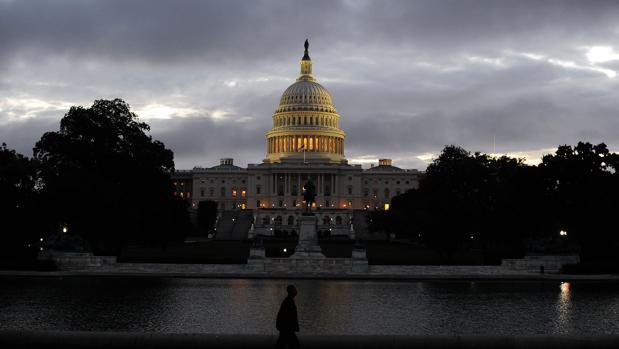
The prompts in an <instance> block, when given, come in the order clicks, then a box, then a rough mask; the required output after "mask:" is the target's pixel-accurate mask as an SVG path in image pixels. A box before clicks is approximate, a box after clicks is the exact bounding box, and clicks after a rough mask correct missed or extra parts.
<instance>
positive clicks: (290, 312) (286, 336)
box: [275, 285, 299, 348]
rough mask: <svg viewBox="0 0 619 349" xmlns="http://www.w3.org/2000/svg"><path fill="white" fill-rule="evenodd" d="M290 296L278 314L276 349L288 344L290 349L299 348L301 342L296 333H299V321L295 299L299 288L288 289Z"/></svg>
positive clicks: (289, 286) (290, 287)
mask: <svg viewBox="0 0 619 349" xmlns="http://www.w3.org/2000/svg"><path fill="white" fill-rule="evenodd" d="M286 291H288V296H287V297H286V298H285V299H284V301H283V302H282V305H281V306H280V307H279V311H278V312H277V320H276V321H275V327H276V328H277V330H278V331H279V338H278V339H277V344H275V348H284V347H285V346H286V344H288V346H289V347H290V348H299V340H298V339H297V335H296V334H295V332H299V319H298V317H297V305H296V304H295V303H294V297H295V296H296V295H297V288H296V287H294V285H288V287H286Z"/></svg>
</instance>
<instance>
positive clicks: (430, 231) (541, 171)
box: [371, 142, 619, 260]
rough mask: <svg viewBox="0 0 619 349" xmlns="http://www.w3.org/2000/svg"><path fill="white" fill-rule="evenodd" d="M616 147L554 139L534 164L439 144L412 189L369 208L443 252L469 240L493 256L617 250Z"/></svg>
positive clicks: (379, 222)
mask: <svg viewBox="0 0 619 349" xmlns="http://www.w3.org/2000/svg"><path fill="white" fill-rule="evenodd" d="M618 169H619V155H618V154H614V153H611V152H610V151H609V150H608V148H607V146H606V145H605V144H603V143H600V144H597V145H593V144H590V143H585V142H579V143H578V144H577V145H576V146H570V145H562V146H559V147H558V148H557V150H556V152H555V153H554V154H548V155H545V156H543V158H542V161H541V163H540V164H538V165H536V166H532V165H527V164H525V163H524V160H523V159H516V158H511V157H507V156H502V157H492V156H489V155H487V154H481V153H470V152H468V151H466V150H465V149H462V148H461V147H457V146H454V145H451V146H447V147H445V148H444V149H443V151H442V152H441V154H440V155H439V156H438V158H436V159H435V160H434V161H433V162H432V163H431V164H430V165H429V166H428V168H427V170H426V172H425V175H424V177H423V179H422V180H421V181H420V185H419V187H418V188H417V189H413V190H409V191H407V192H406V193H404V194H402V195H399V196H396V197H394V198H393V199H392V203H391V205H390V210H389V211H385V212H378V213H375V214H374V215H372V216H371V217H372V222H373V223H372V226H371V228H372V229H374V230H385V231H389V232H393V233H395V234H397V235H398V237H401V238H406V239H409V240H413V241H417V242H419V243H421V244H425V245H427V246H430V247H432V248H434V249H436V250H438V251H441V252H442V253H444V254H447V255H449V254H451V253H453V252H455V251H456V250H459V249H463V248H476V249H480V250H482V251H484V253H485V254H487V255H490V256H492V255H493V254H494V256H495V257H496V258H504V257H519V256H522V255H523V254H526V253H536V252H537V253H580V254H581V257H582V258H583V260H594V259H604V258H606V259H614V258H616V257H615V256H617V255H619V254H617V252H619V234H617V233H618V230H619V229H618V225H617V219H616V214H617V212H619V200H618V198H619V173H617V170H618Z"/></svg>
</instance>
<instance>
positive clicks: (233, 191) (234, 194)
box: [232, 189, 236, 198]
mask: <svg viewBox="0 0 619 349" xmlns="http://www.w3.org/2000/svg"><path fill="white" fill-rule="evenodd" d="M232 197H233V198H235V197H236V189H232Z"/></svg>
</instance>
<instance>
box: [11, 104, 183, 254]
mask: <svg viewBox="0 0 619 349" xmlns="http://www.w3.org/2000/svg"><path fill="white" fill-rule="evenodd" d="M148 131H149V126H148V125H147V124H146V123H144V122H141V121H140V120H139V118H138V116H137V115H136V114H134V113H133V112H131V111H130V108H129V105H128V104H127V103H126V102H124V101H122V100H120V99H114V100H97V101H95V102H94V104H93V105H92V106H91V107H89V108H84V107H72V108H71V109H70V110H69V111H68V112H67V113H66V114H65V115H64V117H63V118H62V119H61V120H60V128H59V130H57V131H50V132H46V133H45V134H43V135H42V137H41V139H40V140H39V141H38V142H37V143H36V145H35V146H34V149H33V157H32V158H27V157H25V156H23V155H21V154H18V153H16V152H15V151H14V150H11V149H9V148H7V146H6V145H5V144H3V145H2V148H1V149H0V188H1V191H2V195H1V196H0V205H1V209H2V212H3V215H4V217H5V218H4V219H3V222H2V223H1V224H2V227H1V230H2V238H3V245H4V248H3V249H2V250H4V253H3V254H4V256H7V255H8V256H10V255H15V254H17V255H24V254H32V253H36V252H38V250H39V249H40V246H41V245H44V244H42V241H41V239H46V240H47V239H55V240H58V241H56V244H60V245H62V244H68V245H71V244H73V245H77V246H67V247H68V248H71V247H77V248H85V249H90V250H93V251H95V252H97V253H105V254H115V253H117V252H118V250H119V248H120V247H121V246H122V245H123V244H126V243H130V242H131V243H134V242H137V243H147V244H165V243H166V242H167V241H172V240H179V239H181V240H182V238H183V237H184V234H185V233H186V232H187V230H188V229H189V218H188V214H187V203H186V202H185V201H184V200H182V199H180V198H178V197H175V196H174V195H173V192H174V188H173V186H172V183H171V180H170V174H171V173H172V172H173V171H174V161H173V153H172V151H171V150H170V149H167V148H166V147H165V145H164V144H163V143H161V142H159V141H157V140H153V139H152V137H151V136H150V135H148V134H147V132H148Z"/></svg>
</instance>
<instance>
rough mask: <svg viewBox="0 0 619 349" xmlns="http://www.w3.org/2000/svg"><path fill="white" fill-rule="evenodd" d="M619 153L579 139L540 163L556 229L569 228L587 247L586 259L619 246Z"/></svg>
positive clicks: (595, 257) (568, 230)
mask: <svg viewBox="0 0 619 349" xmlns="http://www.w3.org/2000/svg"><path fill="white" fill-rule="evenodd" d="M618 165H619V161H618V155H617V154H612V153H610V152H609V151H608V148H607V147H606V145H605V144H604V143H600V144H598V145H592V144H590V143H583V142H579V143H578V144H577V145H576V146H575V147H571V146H568V145H562V146H560V147H559V148H558V149H557V151H556V152H555V154H551V155H546V156H544V157H543V159H542V163H541V164H540V166H539V167H540V170H541V171H542V174H543V178H544V184H545V189H546V191H547V192H548V193H549V195H550V196H551V200H550V205H549V207H548V212H549V213H550V215H551V216H552V217H553V222H552V223H553V224H552V225H553V226H552V229H551V230H550V233H551V234H555V235H556V234H558V232H559V231H560V230H565V231H567V232H568V236H567V237H566V238H570V239H574V240H575V241H577V242H578V243H579V244H580V245H581V246H582V248H583V251H582V252H583V257H584V258H585V259H599V258H603V257H602V256H612V255H614V254H615V253H614V252H616V251H617V247H618V246H617V241H618V239H617V233H619V231H618V230H619V229H618V228H617V223H616V221H615V219H613V218H612V217H614V216H615V215H616V213H617V212H618V210H619V203H618V202H617V197H619V177H618V174H617V169H618V167H619V166H618Z"/></svg>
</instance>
